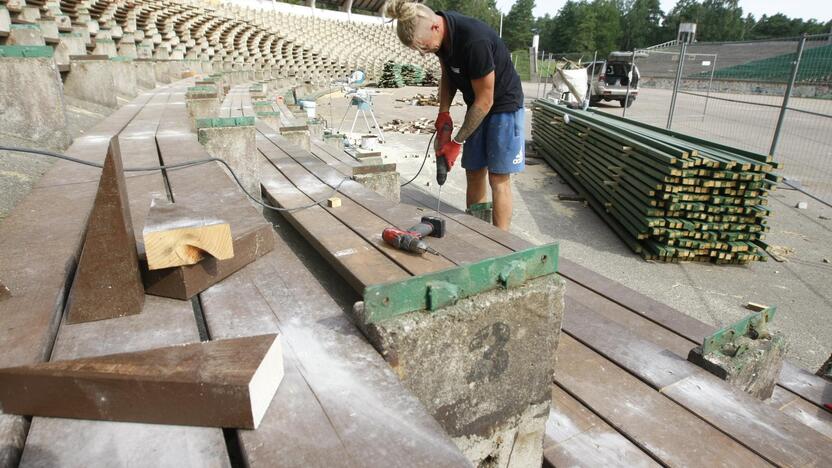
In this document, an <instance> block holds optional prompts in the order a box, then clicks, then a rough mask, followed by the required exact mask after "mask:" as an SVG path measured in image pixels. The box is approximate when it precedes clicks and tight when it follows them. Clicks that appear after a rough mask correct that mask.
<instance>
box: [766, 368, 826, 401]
mask: <svg viewBox="0 0 832 468" xmlns="http://www.w3.org/2000/svg"><path fill="white" fill-rule="evenodd" d="M777 383H778V385H781V386H783V387H785V388H787V389H788V390H790V391H792V392H794V393H796V394H798V395H800V396H801V397H803V398H805V399H806V400H808V401H811V402H812V403H814V404H815V405H818V406H821V407H822V406H823V405H824V403H832V382H829V381H828V380H825V379H823V378H821V377H819V376H817V375H815V374H812V373H811V372H809V371H807V370H806V369H801V368H799V367H797V366H796V365H794V364H793V363H791V362H789V361H784V362H783V369H782V370H781V371H780V378H779V379H778V380H777Z"/></svg>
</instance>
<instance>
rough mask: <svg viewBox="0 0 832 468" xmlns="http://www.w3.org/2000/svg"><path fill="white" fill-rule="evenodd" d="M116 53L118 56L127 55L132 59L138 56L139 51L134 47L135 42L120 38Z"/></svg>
mask: <svg viewBox="0 0 832 468" xmlns="http://www.w3.org/2000/svg"><path fill="white" fill-rule="evenodd" d="M118 55H119V56H120V57H128V58H132V59H135V58H139V51H138V48H137V47H136V43H135V42H133V41H125V40H124V39H122V40H121V41H119V43H118Z"/></svg>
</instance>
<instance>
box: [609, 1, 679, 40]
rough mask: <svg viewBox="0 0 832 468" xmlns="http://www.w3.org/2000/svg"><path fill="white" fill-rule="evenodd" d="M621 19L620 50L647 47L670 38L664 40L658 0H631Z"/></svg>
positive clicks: (661, 14)
mask: <svg viewBox="0 0 832 468" xmlns="http://www.w3.org/2000/svg"><path fill="white" fill-rule="evenodd" d="M625 9H626V12H625V13H624V14H623V18H622V37H621V43H620V45H621V49H623V50H633V49H636V48H641V47H649V46H651V45H654V44H658V43H661V42H664V41H669V40H670V39H672V38H665V35H664V31H663V30H662V20H663V19H664V14H663V13H662V9H661V5H660V4H659V0H633V1H631V2H630V3H629V4H627V5H626V6H625Z"/></svg>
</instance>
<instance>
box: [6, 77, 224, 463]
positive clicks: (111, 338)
mask: <svg viewBox="0 0 832 468" xmlns="http://www.w3.org/2000/svg"><path fill="white" fill-rule="evenodd" d="M158 92H159V93H161V92H162V90H158ZM167 100H168V97H167V96H161V95H159V96H154V97H153V101H152V103H153V104H152V105H148V106H145V107H144V108H142V112H141V114H140V115H137V116H136V118H135V119H134V121H133V122H131V124H130V126H129V127H128V128H126V129H125V130H124V131H123V132H122V133H121V134H120V135H119V141H120V142H121V149H122V156H123V158H124V161H125V163H126V164H127V165H131V166H132V165H135V166H149V165H153V164H158V161H159V157H158V153H157V152H156V143H155V140H154V138H153V133H154V132H155V130H156V128H157V127H158V124H159V115H160V114H161V112H162V110H163V108H164V105H165V103H166V102H167ZM127 192H128V198H129V200H130V213H131V215H132V217H133V227H134V229H138V228H139V227H140V226H142V225H143V224H144V217H145V215H146V214H147V210H148V207H149V206H150V200H151V199H153V198H158V197H160V196H164V194H165V187H164V182H163V179H162V177H161V174H160V173H158V172H152V173H142V174H131V175H129V176H128V177H127ZM139 249H140V250H143V247H142V245H141V243H140V245H139ZM197 341H199V333H198V331H197V327H196V322H195V320H194V312H193V309H192V307H191V304H190V303H188V302H183V301H174V300H170V299H163V298H158V297H153V296H147V297H146V300H145V305H144V309H143V310H142V313H141V314H138V315H132V316H128V317H122V318H119V319H118V320H106V321H99V322H90V323H84V324H76V325H66V324H64V325H63V326H61V328H60V330H59V333H58V335H57V338H56V340H55V346H54V349H53V350H52V358H53V359H74V358H79V357H85V356H96V355H101V354H109V353H113V352H129V351H141V350H145V349H152V348H155V347H160V346H167V345H172V344H178V343H193V342H197ZM148 446H151V447H154V448H155V450H154V452H153V454H154V460H153V462H154V464H155V465H156V466H181V464H182V463H183V461H187V463H189V464H196V465H200V466H211V467H224V466H228V464H229V461H228V454H227V452H226V448H225V442H224V439H223V435H222V431H220V430H218V429H213V428H196V427H183V426H166V425H153V424H132V423H117V422H102V421H82V420H71V419H59V418H41V417H36V418H34V419H33V420H32V425H31V429H30V431H29V435H28V437H27V439H26V449H25V450H24V453H23V459H22V461H21V465H22V466H49V465H63V466H101V463H102V460H107V463H108V464H110V465H131V464H134V465H135V464H144V463H146V461H147V447H148Z"/></svg>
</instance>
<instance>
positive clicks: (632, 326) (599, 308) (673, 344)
mask: <svg viewBox="0 0 832 468" xmlns="http://www.w3.org/2000/svg"><path fill="white" fill-rule="evenodd" d="M566 281H567V284H566V293H565V296H564V299H565V302H566V306H565V308H564V310H565V311H566V312H565V313H566V314H567V315H569V314H571V313H572V310H571V307H572V304H573V303H575V302H577V303H580V305H583V306H585V307H588V308H590V309H592V310H593V311H594V312H595V313H597V314H598V315H601V316H603V317H604V318H606V319H607V320H611V321H613V322H615V323H616V324H617V325H619V326H622V327H624V328H625V329H627V330H628V331H629V332H631V333H633V334H634V335H636V336H637V337H639V338H641V339H643V340H646V341H649V342H652V343H654V344H656V345H658V346H660V347H662V348H665V349H668V350H670V351H672V352H673V353H675V354H676V355H678V356H679V357H681V358H685V359H686V358H687V355H688V352H689V351H690V350H691V348H693V347H694V346H696V345H697V344H698V343H694V342H693V341H690V340H688V339H687V338H683V337H681V336H679V335H677V334H676V333H673V332H672V331H670V330H668V329H666V328H664V327H662V326H660V325H657V324H655V323H654V322H651V321H650V320H647V319H646V318H644V317H642V316H640V315H638V314H634V313H632V312H631V311H630V310H628V309H625V308H624V307H621V306H620V305H618V304H616V303H614V302H611V301H609V300H607V299H606V298H605V297H603V296H599V295H598V294H595V293H594V292H592V291H590V290H589V289H586V288H585V287H583V286H581V285H580V284H578V283H575V282H574V281H571V280H566ZM576 313H577V312H576ZM578 315H580V314H578Z"/></svg>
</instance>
